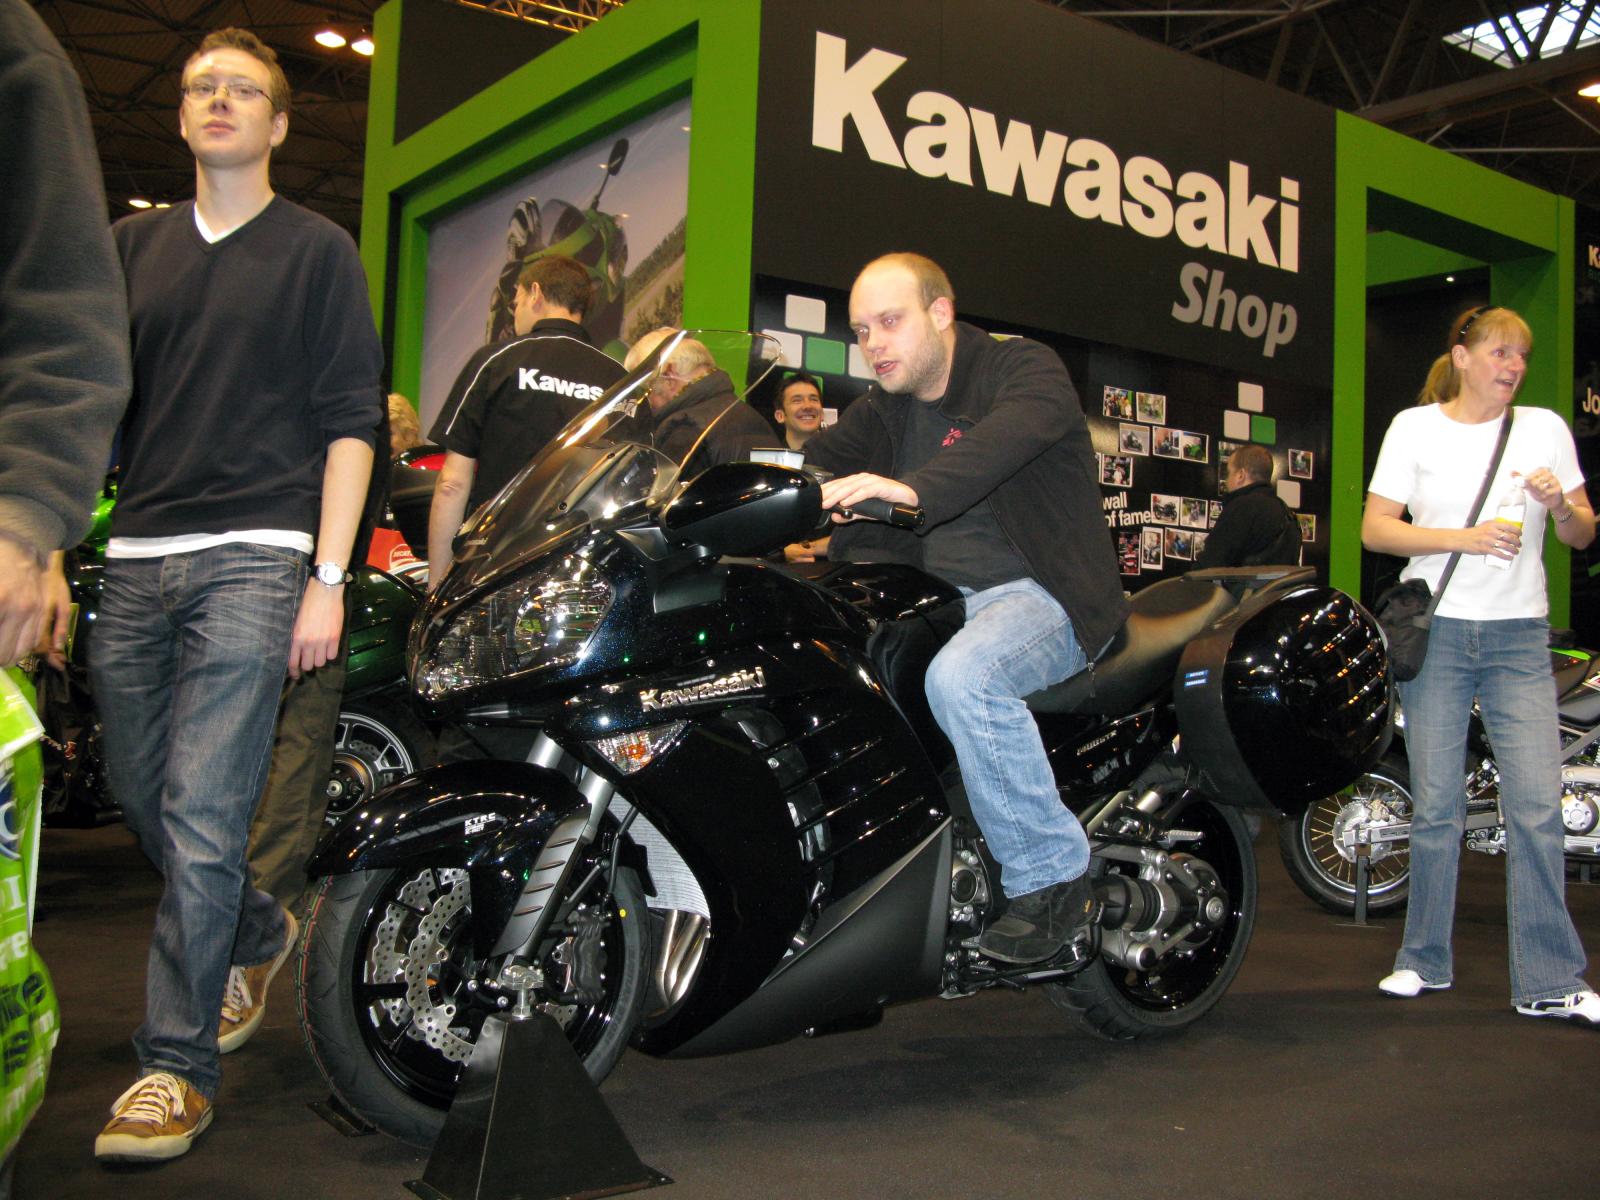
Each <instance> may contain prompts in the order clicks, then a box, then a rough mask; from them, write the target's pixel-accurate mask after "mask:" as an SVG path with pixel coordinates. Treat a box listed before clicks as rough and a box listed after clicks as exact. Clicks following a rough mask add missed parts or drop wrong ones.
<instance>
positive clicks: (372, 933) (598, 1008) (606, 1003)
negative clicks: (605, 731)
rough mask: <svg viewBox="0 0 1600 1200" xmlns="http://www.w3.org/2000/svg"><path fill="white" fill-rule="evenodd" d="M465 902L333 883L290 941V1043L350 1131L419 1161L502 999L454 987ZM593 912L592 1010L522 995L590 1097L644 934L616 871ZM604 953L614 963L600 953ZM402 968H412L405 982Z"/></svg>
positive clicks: (415, 883)
mask: <svg viewBox="0 0 1600 1200" xmlns="http://www.w3.org/2000/svg"><path fill="white" fill-rule="evenodd" d="M580 874H581V873H580ZM467 897H468V884H467V878H466V872H464V871H449V870H444V869H439V870H434V869H431V868H421V869H417V868H410V867H406V868H396V869H394V870H380V871H363V872H358V873H355V874H351V875H336V876H332V877H330V878H328V879H326V880H324V881H323V882H322V886H321V887H320V888H319V889H318V891H317V893H316V897H315V899H314V900H313V902H312V906H311V914H310V916H309V917H307V918H306V923H305V932H304V934H303V935H302V941H301V947H300V950H301V953H300V962H299V971H298V976H297V979H296V985H297V996H298V1000H299V1008H300V1031H301V1035H302V1037H303V1038H304V1040H305V1044H306V1048H307V1049H308V1050H309V1051H310V1053H311V1057H312V1060H313V1061H314V1062H315V1063H316V1065H317V1069H318V1070H319V1071H320V1072H321V1073H322V1077H323V1079H324V1080H325V1081H326V1082H327V1085H328V1087H329V1088H330V1089H331V1090H332V1092H333V1094H334V1095H335V1096H336V1097H337V1098H338V1099H339V1100H340V1101H341V1102H342V1103H343V1104H344V1105H345V1106H346V1107H347V1108H349V1109H350V1110H351V1111H352V1112H354V1113H355V1114H356V1115H357V1116H358V1117H360V1118H361V1119H363V1120H364V1121H366V1122H367V1123H369V1124H371V1125H373V1126H375V1127H376V1128H378V1129H379V1130H381V1131H383V1132H384V1133H387V1134H389V1135H390V1136H391V1137H395V1138H399V1139H400V1140H401V1141H404V1142H408V1143H410V1144H411V1145H413V1146H418V1147H422V1148H424V1149H425V1148H427V1147H428V1146H431V1145H432V1144H433V1141H434V1139H435V1138H436V1137H437V1136H438V1133H439V1130H440V1129H441V1128H442V1127H443V1125H444V1119H445V1114H446V1111H447V1110H448V1109H449V1107H450V1103H451V1101H452V1099H453V1098H454V1096H455V1088H456V1082H457V1079H458V1077H459V1075H460V1072H461V1070H462V1068H464V1067H465V1065H466V1062H467V1059H468V1058H469V1057H470V1055H471V1051H472V1047H473V1045H474V1044H475V1042H476V1038H477V1035H478V1031H479V1029H481V1027H482V1023H483V1018H484V1017H485V1016H487V1015H488V1013H490V1012H492V1011H496V1000H497V999H498V998H500V997H503V996H504V995H505V993H502V992H499V991H497V990H496V989H494V988H493V987H492V986H488V985H486V984H485V983H484V981H483V980H482V979H481V977H472V978H477V979H478V986H477V988H476V989H475V991H469V990H468V989H467V987H466V984H467V982H468V979H469V975H468V972H467V968H468V962H467V960H468V956H469V955H470V952H471V937H470V933H469V926H470V920H469V916H470V904H471V901H470V899H468V898H467ZM607 911H608V912H609V919H608V921H607V923H606V925H605V927H604V932H603V935H602V936H603V938H604V941H603V943H602V946H603V948H604V950H605V954H606V962H605V967H606V969H605V970H604V971H603V973H602V974H601V979H602V987H603V989H604V992H603V996H602V998H601V1000H600V1002H599V1003H597V1004H593V1005H588V1006H584V1005H582V1004H572V1003H563V1002H562V1000H563V998H562V997H560V996H553V995H551V994H550V993H549V992H548V991H545V990H541V991H539V992H537V993H536V994H535V997H536V998H535V1004H536V1005H537V1006H538V1007H540V1008H541V1009H543V1010H544V1011H545V1012H547V1013H548V1014H549V1015H551V1016H553V1017H554V1018H555V1019H556V1020H557V1021H558V1022H560V1023H561V1024H562V1025H563V1027H564V1028H565V1029H566V1032H567V1036H568V1038H569V1040H570V1041H571V1042H572V1046H573V1049H574V1050H575V1051H576V1052H577V1054H578V1057H579V1059H581V1060H582V1062H583V1065H584V1069H585V1070H586V1071H587V1072H588V1074H589V1077H590V1078H591V1079H593V1080H594V1081H595V1083H597V1084H598V1083H599V1082H600V1081H601V1080H602V1079H604V1078H605V1077H606V1075H607V1074H608V1073H609V1072H610V1071H611V1069H612V1067H613V1066H615V1065H616V1061H617V1059H618V1057H619V1056H620V1055H621V1054H622V1051H623V1049H624V1048H625V1047H626V1046H627V1043H628V1039H629V1038H630V1037H631V1036H632V1034H633V1031H634V1026H635V1025H636V1024H637V1022H638V1020H639V1018H640V1014H641V1011H642V1009H643V1004H644V996H645V987H646V983H647V976H648V963H649V945H648V942H649V932H648V929H649V921H648V914H647V911H646V909H645V905H644V894H643V891H642V890H641V888H640V886H639V881H638V878H637V876H636V875H635V874H634V873H633V872H632V871H631V870H628V869H626V868H622V869H619V870H618V872H617V877H616V880H615V887H614V889H613V892H612V895H611V898H610V903H609V905H608V908H607ZM618 942H620V946H621V951H620V954H617V953H616V952H615V951H613V950H611V949H609V948H610V947H611V946H614V945H616V944H617V943H618ZM572 944H573V940H572V939H571V938H562V939H556V938H552V939H550V941H549V942H547V944H546V946H545V950H544V953H543V954H542V955H541V957H540V959H539V963H538V965H539V966H540V967H541V968H543V969H544V971H545V973H546V976H547V977H550V978H559V977H560V976H561V975H562V974H563V973H564V972H565V968H564V967H563V965H562V963H563V960H564V959H566V958H570V953H567V954H563V952H562V950H561V948H562V947H566V948H568V951H569V952H570V947H571V946H572ZM613 956H615V957H613ZM617 959H620V969H618V965H617V963H616V960H617ZM413 963H418V964H422V970H420V971H417V972H416V973H415V975H414V977H413V975H412V971H413V967H412V964H413ZM424 1006H426V1007H425V1008H424Z"/></svg>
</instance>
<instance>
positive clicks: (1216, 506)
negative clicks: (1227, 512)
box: [1206, 500, 1222, 527]
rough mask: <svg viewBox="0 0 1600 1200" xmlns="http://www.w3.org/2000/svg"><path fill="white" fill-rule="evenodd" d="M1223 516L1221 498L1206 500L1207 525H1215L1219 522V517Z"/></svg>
mask: <svg viewBox="0 0 1600 1200" xmlns="http://www.w3.org/2000/svg"><path fill="white" fill-rule="evenodd" d="M1221 516H1222V501H1221V500H1207V501H1206V525H1207V527H1210V526H1212V525H1215V524H1216V523H1217V519H1218V518H1219V517H1221Z"/></svg>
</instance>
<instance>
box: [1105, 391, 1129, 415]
mask: <svg viewBox="0 0 1600 1200" xmlns="http://www.w3.org/2000/svg"><path fill="white" fill-rule="evenodd" d="M1100 411H1101V412H1102V413H1103V414H1104V415H1105V416H1108V417H1112V418H1114V419H1116V420H1118V421H1131V420H1133V393H1132V392H1130V391H1129V390H1128V389H1127V388H1119V387H1107V388H1106V390H1105V393H1104V398H1103V399H1102V400H1101V405H1100Z"/></svg>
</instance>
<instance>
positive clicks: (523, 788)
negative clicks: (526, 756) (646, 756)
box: [306, 759, 589, 956]
mask: <svg viewBox="0 0 1600 1200" xmlns="http://www.w3.org/2000/svg"><path fill="white" fill-rule="evenodd" d="M588 811H589V802H588V800H586V799H585V798H584V796H583V795H582V793H580V792H579V791H578V789H577V787H576V786H575V785H574V784H573V783H572V781H571V780H569V779H568V778H567V777H566V776H565V775H563V774H561V773H560V772H559V771H553V770H551V769H549V768H548V767H536V766H533V765H531V764H529V763H514V762H499V761H494V760H488V759H485V760H474V761H471V762H461V763H449V764H446V765H445V766H442V767H433V768H430V769H428V770H426V771H421V772H419V773H417V774H416V775H411V776H408V777H407V778H405V779H402V780H401V781H400V782H399V783H397V784H395V785H394V786H392V787H389V788H385V789H384V790H383V791H381V792H379V793H378V794H377V795H375V796H373V797H372V799H371V800H369V801H368V802H367V803H366V804H365V805H364V806H363V807H362V808H361V809H360V810H359V811H357V812H352V813H350V814H349V815H348V816H347V817H346V818H345V819H344V821H342V822H341V823H340V824H339V825H338V826H336V827H335V828H334V829H333V830H332V831H330V832H329V833H328V834H327V835H326V836H325V837H324V838H323V839H322V841H321V842H320V843H318V845H317V849H316V852H315V853H314V854H313V855H312V857H311V862H310V863H309V864H307V867H306V873H307V874H308V875H310V876H311V877H313V878H316V877H318V876H322V875H343V874H349V873H351V872H355V871H367V870H377V869H383V868H396V867H399V868H417V867H436V868H439V867H444V868H449V867H456V868H463V869H465V870H466V872H467V877H468V879H469V881H470V883H471V888H472V931H473V949H474V953H476V954H478V955H480V956H486V955H488V954H490V953H503V952H505V951H506V950H508V949H511V948H514V947H507V946H504V945H501V944H500V943H501V942H502V941H503V940H504V939H503V937H502V935H503V934H504V933H505V931H506V930H507V928H508V925H510V924H514V922H512V917H513V914H514V911H515V909H516V905H517V900H518V897H520V896H521V895H522V894H523V893H524V892H525V891H528V890H529V887H528V883H529V879H530V877H531V876H533V875H535V874H539V873H543V874H545V875H564V874H565V872H566V870H567V868H568V865H569V862H570V858H571V847H572V846H573V845H575V840H574V839H573V838H566V837H556V836H555V835H556V834H557V833H558V832H560V831H561V830H562V827H563V825H564V824H569V823H571V822H574V821H576V822H578V823H579V824H580V825H581V824H582V822H583V821H584V820H585V819H586V818H587V815H588ZM552 842H555V843H560V845H561V846H562V847H563V849H565V850H566V853H565V854H562V855H555V856H550V858H548V859H545V860H541V855H543V854H544V851H545V848H546V845H547V844H551V843H552ZM557 890H558V889H557ZM524 907H527V906H524ZM530 912H531V910H530ZM537 915H538V914H537V913H533V914H532V916H525V919H523V920H522V921H521V922H520V924H518V928H519V929H523V930H524V931H525V930H526V928H527V927H531V924H532V920H533V918H534V917H536V916H537Z"/></svg>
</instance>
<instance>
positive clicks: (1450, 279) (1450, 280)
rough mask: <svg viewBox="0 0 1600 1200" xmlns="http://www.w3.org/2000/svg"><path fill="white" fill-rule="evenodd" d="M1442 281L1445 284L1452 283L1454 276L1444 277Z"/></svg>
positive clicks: (1454, 279)
mask: <svg viewBox="0 0 1600 1200" xmlns="http://www.w3.org/2000/svg"><path fill="white" fill-rule="evenodd" d="M1444 281H1445V282H1446V283H1454V282H1455V281H1456V277H1455V276H1454V275H1446V276H1445V277H1444Z"/></svg>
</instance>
